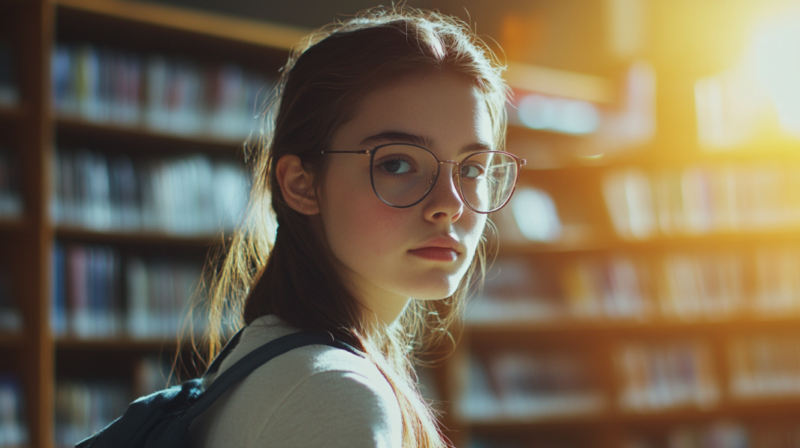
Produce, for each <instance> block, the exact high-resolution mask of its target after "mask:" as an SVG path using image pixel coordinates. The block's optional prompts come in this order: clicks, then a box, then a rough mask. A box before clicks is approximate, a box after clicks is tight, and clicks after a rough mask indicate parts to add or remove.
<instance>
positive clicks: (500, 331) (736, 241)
mask: <svg viewBox="0 0 800 448" xmlns="http://www.w3.org/2000/svg"><path fill="white" fill-rule="evenodd" d="M305 33H306V30H300V29H295V28H291V27H285V26H279V25H269V24H264V23H260V22H255V21H250V20H244V19H234V18H226V17H220V16H215V15H210V14H204V13H200V12H196V11H190V10H184V9H180V8H174V7H167V6H159V5H154V4H147V3H138V2H129V1H121V0H49V1H46V0H28V1H22V0H18V1H13V2H4V3H3V4H2V5H0V37H3V38H8V39H9V40H10V41H11V42H12V45H13V46H14V48H15V49H16V50H17V54H18V55H19V60H18V72H19V80H20V86H19V87H20V91H21V101H20V105H19V106H16V107H10V108H9V107H5V108H3V107H0V129H1V130H2V131H3V141H0V144H2V145H3V146H4V147H6V148H8V149H9V150H11V151H12V152H14V153H15V154H16V155H18V156H19V158H20V167H21V168H20V171H21V173H22V174H23V176H22V177H23V179H24V180H23V185H22V189H23V203H24V210H25V215H24V217H22V218H19V219H0V244H2V246H3V249H4V250H3V251H2V254H0V268H3V269H6V270H7V271H8V272H9V274H10V276H11V277H12V278H13V279H14V282H15V284H16V283H17V282H18V283H19V284H23V285H26V286H25V287H19V286H18V287H15V288H14V292H15V293H16V295H17V297H18V299H19V303H20V304H21V305H20V307H21V312H22V314H23V319H24V330H23V332H22V334H0V356H4V357H5V358H7V359H9V360H10V364H4V368H3V370H4V371H6V370H8V371H10V372H12V373H14V374H16V375H18V376H19V377H20V379H21V381H22V383H23V388H24V394H25V397H26V412H27V415H26V420H27V422H28V425H29V431H30V434H31V446H32V447H35V448H52V447H53V446H54V439H55V424H54V417H53V409H54V405H55V386H54V385H55V384H56V383H57V381H59V380H60V379H61V378H62V374H63V375H65V376H66V377H68V378H70V379H75V378H83V377H86V378H89V377H92V378H94V377H95V373H96V372H94V371H90V370H93V367H96V366H95V364H98V363H101V362H102V361H103V360H105V359H108V358H113V359H127V358H130V359H133V358H141V357H143V356H146V355H162V354H172V353H174V352H175V351H176V350H178V349H180V348H181V347H179V345H178V344H177V343H176V342H175V341H174V340H165V339H162V338H149V339H135V338H131V337H127V336H114V337H109V338H101V339H81V338H77V337H75V336H64V337H55V336H54V335H53V332H52V330H51V323H50V312H51V299H52V297H53V288H54V279H53V278H52V277H53V276H52V272H53V266H52V265H51V264H52V261H51V258H52V253H53V249H54V247H55V246H56V242H63V243H65V244H67V243H68V244H86V245H106V246H113V247H114V248H117V249H119V250H120V251H123V252H126V253H141V252H146V253H153V254H159V255H162V254H180V255H181V256H185V257H192V258H194V259H198V260H202V259H203V257H204V256H205V254H206V253H207V251H208V249H209V248H210V247H211V245H212V244H213V243H214V242H216V241H219V240H220V238H223V235H222V234H221V233H219V234H213V235H212V234H209V235H175V234H168V233H161V232H153V231H133V232H123V231H116V230H114V231H97V230H90V229H86V228H76V227H69V226H64V225H58V224H54V223H53V222H52V221H51V218H50V216H49V207H50V203H51V200H52V198H51V191H52V188H51V185H50V183H51V179H50V175H49V169H50V164H51V163H52V161H53V153H52V148H53V147H54V146H62V145H63V146H64V147H70V148H79V147H88V148H91V149H93V150H95V149H96V150H98V151H102V152H103V153H104V154H109V155H111V154H117V153H124V154H126V155H127V156H129V157H131V158H134V157H142V158H145V157H150V158H152V157H160V156H172V155H176V156H177V155H187V154H194V153H203V154H205V155H207V156H210V157H215V158H216V157H219V158H227V159H232V158H236V159H238V160H241V159H242V144H243V140H244V139H242V140H241V141H239V140H236V139H228V138H220V137H215V136H208V135H199V134H189V135H182V134H174V133H170V132H165V131H156V130H153V129H150V128H148V127H146V126H144V125H138V124H137V125H120V124H113V123H106V122H97V121H90V120H87V119H85V118H80V117H75V116H66V115H63V114H59V113H57V112H56V111H55V110H53V105H52V101H51V97H52V86H51V84H52V82H51V81H52V80H51V79H50V76H51V67H50V63H51V59H50V58H51V55H52V54H53V50H54V48H55V46H56V44H57V43H81V42H88V43H103V44H104V45H107V46H109V47H113V48H119V49H122V50H126V51H131V52H135V53H137V54H152V53H159V54H164V55H167V56H168V57H186V58H189V59H192V60H197V61H200V62H204V63H209V64H218V63H222V62H234V63H237V64H239V65H241V66H243V67H246V68H248V69H251V70H254V71H257V72H259V73H263V74H267V75H274V74H275V73H277V70H278V68H279V67H280V66H281V65H282V64H283V63H284V62H285V60H286V57H287V56H288V52H289V50H290V48H291V46H292V45H294V44H295V43H296V42H297V41H298V40H299V39H301V38H302V37H303V36H304V35H305ZM530 68H531V67H527V68H526V67H517V69H522V72H520V71H519V70H517V73H524V71H525V69H530ZM534 69H536V68H535V67H534ZM537 73H544V72H541V71H540V72H537ZM547 73H548V74H549V75H553V74H554V73H555V72H547ZM555 74H556V75H557V74H558V73H555ZM683 77H684V78H687V79H689V78H691V77H689V76H688V75H686V76H683ZM520 79H521V78H520ZM675 79H678V81H675V83H677V84H678V87H675V85H670V87H669V88H670V89H676V90H678V89H679V88H688V89H689V90H688V91H689V92H691V83H688V82H687V81H686V80H685V79H683V78H682V77H680V76H676V78H675ZM692 79H693V78H692ZM570 83H572V84H570ZM680 83H683V84H680ZM565 86H566V87H565ZM571 86H577V87H576V88H577V89H578V91H581V92H584V93H583V94H582V95H583V96H582V97H581V98H584V97H585V98H584V99H587V100H592V101H598V98H600V100H599V101H602V102H608V101H612V99H613V96H614V95H613V93H614V92H613V82H610V81H609V80H603V79H599V78H597V77H580V76H578V77H575V76H566V78H565V83H560V84H559V83H556V84H551V85H549V87H547V86H546V88H548V89H551V90H550V93H552V94H556V93H558V92H565V91H570V90H572V87H571ZM687 86H688V87H687ZM528 88H540V87H536V86H532V87H531V86H528ZM541 88H543V89H544V88H545V87H541ZM684 90H686V89H684ZM592 92H594V93H592ZM598 95H599V96H598ZM664 101H665V102H666V103H668V105H667V106H662V107H663V108H664V109H666V112H665V113H664V114H660V115H659V132H660V134H659V136H657V138H655V139H654V141H653V142H652V143H649V144H647V145H645V146H644V147H641V148H634V149H631V150H629V151H628V152H626V153H624V154H622V153H621V154H611V153H609V154H603V155H602V156H598V157H578V156H573V155H570V154H569V153H568V152H561V153H556V152H558V151H560V149H561V148H566V147H570V146H571V145H575V144H577V143H580V141H581V139H584V138H585V137H575V136H570V135H563V134H556V133H551V132H542V131H533V130H529V129H523V128H520V127H512V128H511V129H510V130H509V134H508V138H509V142H510V143H513V142H516V143H517V144H518V146H519V147H522V148H526V147H527V146H526V145H527V143H526V142H530V141H537V142H541V143H543V144H544V146H546V147H547V148H549V149H547V151H550V152H551V153H548V154H536V153H532V154H530V155H529V154H521V155H522V156H523V157H527V158H528V159H529V163H528V165H527V166H526V169H525V171H524V172H523V173H522V176H521V183H522V184H523V185H529V186H534V187H537V188H542V189H544V190H546V191H548V192H549V193H552V194H553V196H554V200H555V202H556V204H558V205H559V207H560V206H562V204H564V203H568V202H570V201H573V202H578V203H580V205H581V206H585V209H581V210H578V209H579V208H580V207H573V208H571V209H568V210H565V215H566V216H565V217H566V218H569V219H567V220H565V222H567V221H568V222H569V223H571V225H574V226H575V227H573V230H576V231H575V232H571V233H568V234H566V236H565V237H564V238H563V239H562V240H560V241H556V242H551V243H538V242H537V243H534V242H520V241H512V240H508V239H504V238H503V237H502V234H501V243H500V244H501V246H500V254H499V258H500V259H504V258H522V259H528V260H535V261H538V262H541V263H546V264H554V265H555V264H562V263H566V262H570V261H572V260H575V259H578V258H580V257H585V256H600V257H603V256H607V255H614V254H620V253H622V254H634V255H637V254H640V255H642V256H644V257H646V258H648V259H652V258H653V257H657V256H658V255H659V254H662V253H664V252H667V251H670V250H673V249H677V250H689V251H691V250H706V249H718V248H734V249H741V250H752V249H753V248H754V247H757V246H759V245H761V244H772V245H781V244H786V243H800V232H798V231H797V230H798V229H797V228H795V227H794V226H784V227H780V228H774V229H765V230H757V231H726V232H708V233H703V234H694V235H683V234H679V235H661V234H654V235H653V236H652V237H649V238H646V239H641V240H630V239H624V238H622V237H620V236H618V235H617V233H616V232H615V231H614V228H613V226H612V223H611V219H610V216H609V214H608V211H607V210H606V207H605V205H604V203H603V200H602V191H601V189H602V188H601V184H600V182H601V179H602V178H603V176H604V175H605V174H606V173H609V172H612V171H614V170H618V169H624V168H630V167H633V168H640V169H642V170H644V171H646V172H653V171H657V170H662V169H665V168H668V169H681V168H684V167H687V166H697V165H703V164H707V165H716V164H729V165H745V166H747V165H749V164H753V163H762V162H764V163H775V162H779V163H786V164H800V151H798V145H796V144H791V143H776V144H769V145H766V146H767V147H764V146H763V145H762V146H752V147H744V148H740V149H739V150H736V151H730V152H717V153H714V152H704V151H702V150H701V149H700V148H699V147H698V145H697V143H696V136H695V135H694V134H692V132H694V129H693V127H692V126H690V125H687V123H688V124H691V123H690V119H689V118H687V117H686V116H688V115H691V113H690V112H691V111H692V110H694V109H693V108H694V104H693V103H692V102H691V101H690V100H688V99H687V98H685V97H682V96H674V97H673V96H669V97H668V98H665V100H664ZM675 111H679V112H675ZM690 118H691V117H690ZM662 125H663V126H662ZM686 129H689V130H690V131H691V132H690V131H687V130H686ZM528 146H530V145H528ZM673 148H680V149H679V150H672V149H673ZM532 151H534V152H535V151H536V150H532ZM554 154H555V155H554ZM531 155H532V156H533V157H531ZM539 156H541V157H539ZM561 211H562V210H561V209H559V212H561ZM573 218H574V219H573ZM501 232H502V230H501ZM748 275H749V276H752V275H750V274H748ZM748 281H752V279H749V280H748ZM798 323H800V316H795V315H788V314H786V315H780V316H779V317H774V318H773V317H761V316H757V315H748V314H747V313H744V315H742V314H737V315H735V316H732V317H726V318H724V319H719V320H708V319H701V318H697V319H694V320H691V321H678V320H675V319H672V320H670V319H668V318H665V317H661V316H659V315H658V313H656V315H654V316H647V317H646V318H643V319H639V320H631V319H628V320H625V319H618V320H612V319H559V320H552V321H542V320H537V321H524V320H514V321H486V322H481V323H474V324H473V323H470V322H467V323H466V324H465V327H464V328H465V330H464V336H463V337H462V339H461V340H460V341H459V343H458V346H457V347H455V348H454V349H453V350H454V352H453V353H452V354H451V355H449V356H446V357H445V359H444V361H442V362H441V363H440V364H439V365H438V367H436V368H435V369H434V371H435V382H436V386H437V389H438V390H439V391H440V393H441V396H440V397H439V399H440V400H441V401H444V402H445V403H444V408H445V414H444V416H443V422H444V424H445V426H446V427H447V428H448V431H447V435H448V437H450V438H451V439H452V440H453V441H454V442H455V444H456V446H458V447H466V446H468V443H469V440H470V439H471V438H472V437H473V436H476V435H477V436H497V437H501V438H502V437H509V436H515V437H517V438H518V440H526V441H527V440H530V441H536V440H560V438H567V439H568V438H569V437H572V436H575V435H576V434H578V433H580V434H581V435H582V437H583V436H585V439H586V440H585V441H584V442H585V443H583V442H581V443H582V445H581V443H579V444H577V445H576V446H589V445H591V446H600V447H618V446H621V445H622V444H621V443H620V440H623V439H624V436H625V435H626V434H629V433H631V432H637V431H640V430H641V431H650V430H652V431H663V430H665V429H667V428H671V427H674V426H675V425H681V424H684V423H687V422H712V421H716V420H718V419H726V418H734V419H736V418H738V419H742V420H743V421H750V420H749V419H751V418H755V417H762V416H773V415H783V416H798V415H800V396H795V395H786V396H782V397H770V398H767V397H765V398H754V399H737V398H735V397H732V396H731V394H730V384H729V383H730V381H729V377H730V375H731V372H728V360H727V352H726V350H727V349H726V343H727V342H728V341H729V340H730V338H731V337H734V336H739V335H762V334H767V335H770V334H795V333H793V332H795V330H797V329H798V328H800V327H799V326H798ZM456 332H457V331H456ZM797 334H800V330H797ZM686 337H696V338H701V339H703V340H704V341H707V342H708V346H709V347H710V351H711V353H712V355H713V356H712V357H713V359H712V364H713V366H714V369H715V370H714V378H715V380H716V387H717V389H718V391H719V400H718V401H717V402H716V403H715V404H714V405H713V406H710V407H708V408H703V409H700V408H698V407H697V406H680V407H674V408H663V409H662V408H659V409H653V410H648V411H646V412H644V411H643V412H635V411H631V410H627V409H622V408H621V407H620V406H619V397H620V392H621V390H622V387H623V385H622V384H621V383H622V380H621V379H620V374H619V372H618V371H617V370H616V367H615V365H614V356H615V353H616V351H617V350H618V349H619V347H620V346H621V345H623V344H626V343H631V342H642V343H650V342H653V343H660V342H664V341H667V342H668V341H671V340H674V339H681V338H686ZM506 347H515V348H518V349H524V350H528V349H529V350H532V351H535V350H545V349H548V348H553V349H558V350H563V351H564V352H571V351H576V352H581V351H583V352H586V351H587V350H588V351H590V352H591V354H592V356H591V359H590V361H589V363H590V365H591V367H592V372H591V373H592V375H594V376H595V377H596V379H597V381H598V384H599V385H600V386H599V391H600V392H601V393H602V394H603V396H604V397H605V399H606V402H607V403H606V407H605V408H604V409H603V410H602V411H600V412H590V413H585V414H583V413H581V414H573V415H569V414H558V415H555V414H554V415H546V414H545V415H538V416H535V417H525V416H517V417H515V416H495V417H493V416H489V417H486V418H475V419H470V418H459V417H458V415H457V414H458V413H457V412H455V408H456V406H458V405H459V401H460V400H461V398H462V397H461V396H460V395H461V393H462V389H461V388H460V387H461V385H462V384H463V382H464V378H463V377H464V371H463V370H464V369H463V359H464V357H465V356H466V355H467V354H468V353H469V352H471V351H473V350H474V351H476V352H477V351H489V352H491V351H497V350H500V349H503V348H506ZM583 352H581V353H583ZM117 355H119V356H117ZM74 360H78V361H81V362H83V361H85V362H86V365H87V366H92V368H88V367H83V368H82V367H81V365H82V364H81V363H80V362H72V361H74ZM6 366H8V367H6ZM130 369H131V364H124V365H123V364H120V365H115V366H112V367H109V368H108V369H106V370H103V371H101V372H100V373H105V374H108V375H117V374H119V375H121V377H122V378H128V377H129V376H130V372H129V371H130ZM540 434H544V436H542V437H545V436H546V437H545V439H540V438H539V435H540Z"/></svg>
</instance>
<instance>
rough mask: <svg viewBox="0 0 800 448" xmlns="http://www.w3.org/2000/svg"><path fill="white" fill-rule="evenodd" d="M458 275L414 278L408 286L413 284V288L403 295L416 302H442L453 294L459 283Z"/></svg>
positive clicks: (459, 277)
mask: <svg viewBox="0 0 800 448" xmlns="http://www.w3.org/2000/svg"><path fill="white" fill-rule="evenodd" d="M462 277H463V276H461V275H459V276H456V275H447V276H438V277H437V278H427V279H422V280H423V281H420V280H421V279H420V278H416V279H414V280H412V281H410V282H409V283H408V284H411V283H414V284H415V286H416V287H415V288H413V290H412V291H407V294H404V295H406V296H408V297H413V298H414V299H417V300H442V299H446V298H447V297H450V296H452V295H453V294H455V292H456V290H458V285H459V284H460V283H461V278H462Z"/></svg>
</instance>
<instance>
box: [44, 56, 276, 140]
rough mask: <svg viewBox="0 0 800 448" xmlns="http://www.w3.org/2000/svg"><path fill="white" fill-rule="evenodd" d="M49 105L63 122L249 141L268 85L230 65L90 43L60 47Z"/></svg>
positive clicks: (258, 76) (257, 77)
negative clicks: (64, 118) (67, 118)
mask: <svg viewBox="0 0 800 448" xmlns="http://www.w3.org/2000/svg"><path fill="white" fill-rule="evenodd" d="M52 78H53V103H54V105H55V109H56V111H58V113H59V114H62V115H64V116H77V117H81V118H83V119H86V120H90V121H97V122H107V123H116V124H122V125H129V126H139V125H143V126H146V127H148V128H150V129H153V130H156V131H160V132H168V133H175V134H192V135H213V136H217V137H222V138H229V139H241V138H243V137H247V136H248V135H249V134H250V132H252V131H253V129H255V128H256V126H258V124H259V123H258V121H257V118H258V116H259V114H260V113H261V108H262V106H263V103H264V100H265V99H266V97H267V95H268V94H269V93H270V90H271V89H272V83H271V82H270V81H268V80H267V79H266V78H264V77H263V76H261V75H259V74H257V73H254V72H251V71H248V70H244V69H242V68H241V67H239V66H236V65H233V64H226V65H202V64H198V63H196V62H193V61H189V60H186V59H173V58H168V57H165V56H160V55H136V54H132V53H127V52H122V51H119V50H114V49H109V48H101V47H97V46H94V45H86V44H84V45H63V44H61V45H58V46H57V47H56V48H55V50H54V52H53V56H52Z"/></svg>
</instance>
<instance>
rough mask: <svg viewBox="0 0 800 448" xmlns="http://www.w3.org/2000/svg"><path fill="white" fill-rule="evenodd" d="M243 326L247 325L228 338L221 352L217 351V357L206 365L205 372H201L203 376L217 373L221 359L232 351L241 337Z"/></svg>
mask: <svg viewBox="0 0 800 448" xmlns="http://www.w3.org/2000/svg"><path fill="white" fill-rule="evenodd" d="M245 328H247V327H242V328H240V329H239V331H237V332H236V334H235V335H233V337H232V338H230V339H229V340H228V342H227V343H226V344H225V347H224V348H223V349H222V351H221V352H219V355H217V357H216V358H214V361H213V362H212V363H211V365H210V366H208V369H207V370H206V373H204V374H203V378H205V377H206V376H208V375H213V374H215V373H217V370H219V367H220V366H221V365H222V361H224V360H225V358H227V357H228V355H229V354H230V352H232V351H233V349H234V348H236V345H238V344H239V339H241V338H242V333H244V329H245Z"/></svg>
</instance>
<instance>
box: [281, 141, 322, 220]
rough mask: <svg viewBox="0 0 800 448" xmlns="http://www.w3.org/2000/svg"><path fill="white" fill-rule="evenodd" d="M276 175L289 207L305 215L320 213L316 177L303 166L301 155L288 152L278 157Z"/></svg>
mask: <svg viewBox="0 0 800 448" xmlns="http://www.w3.org/2000/svg"><path fill="white" fill-rule="evenodd" d="M275 176H276V178H277V181H278V185H280V187H281V193H282V194H283V199H284V200H285V201H286V203H287V204H288V205H289V207H291V208H293V209H294V210H296V211H298V212H300V213H302V214H304V215H316V214H317V213H319V204H318V203H317V196H316V192H315V191H314V188H313V186H312V185H313V180H314V177H313V176H312V175H311V174H310V173H308V172H307V171H306V170H305V169H304V168H303V162H301V161H300V157H297V156H296V155H294V154H287V155H285V156H283V157H281V158H280V159H278V163H277V166H276V167H275Z"/></svg>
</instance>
